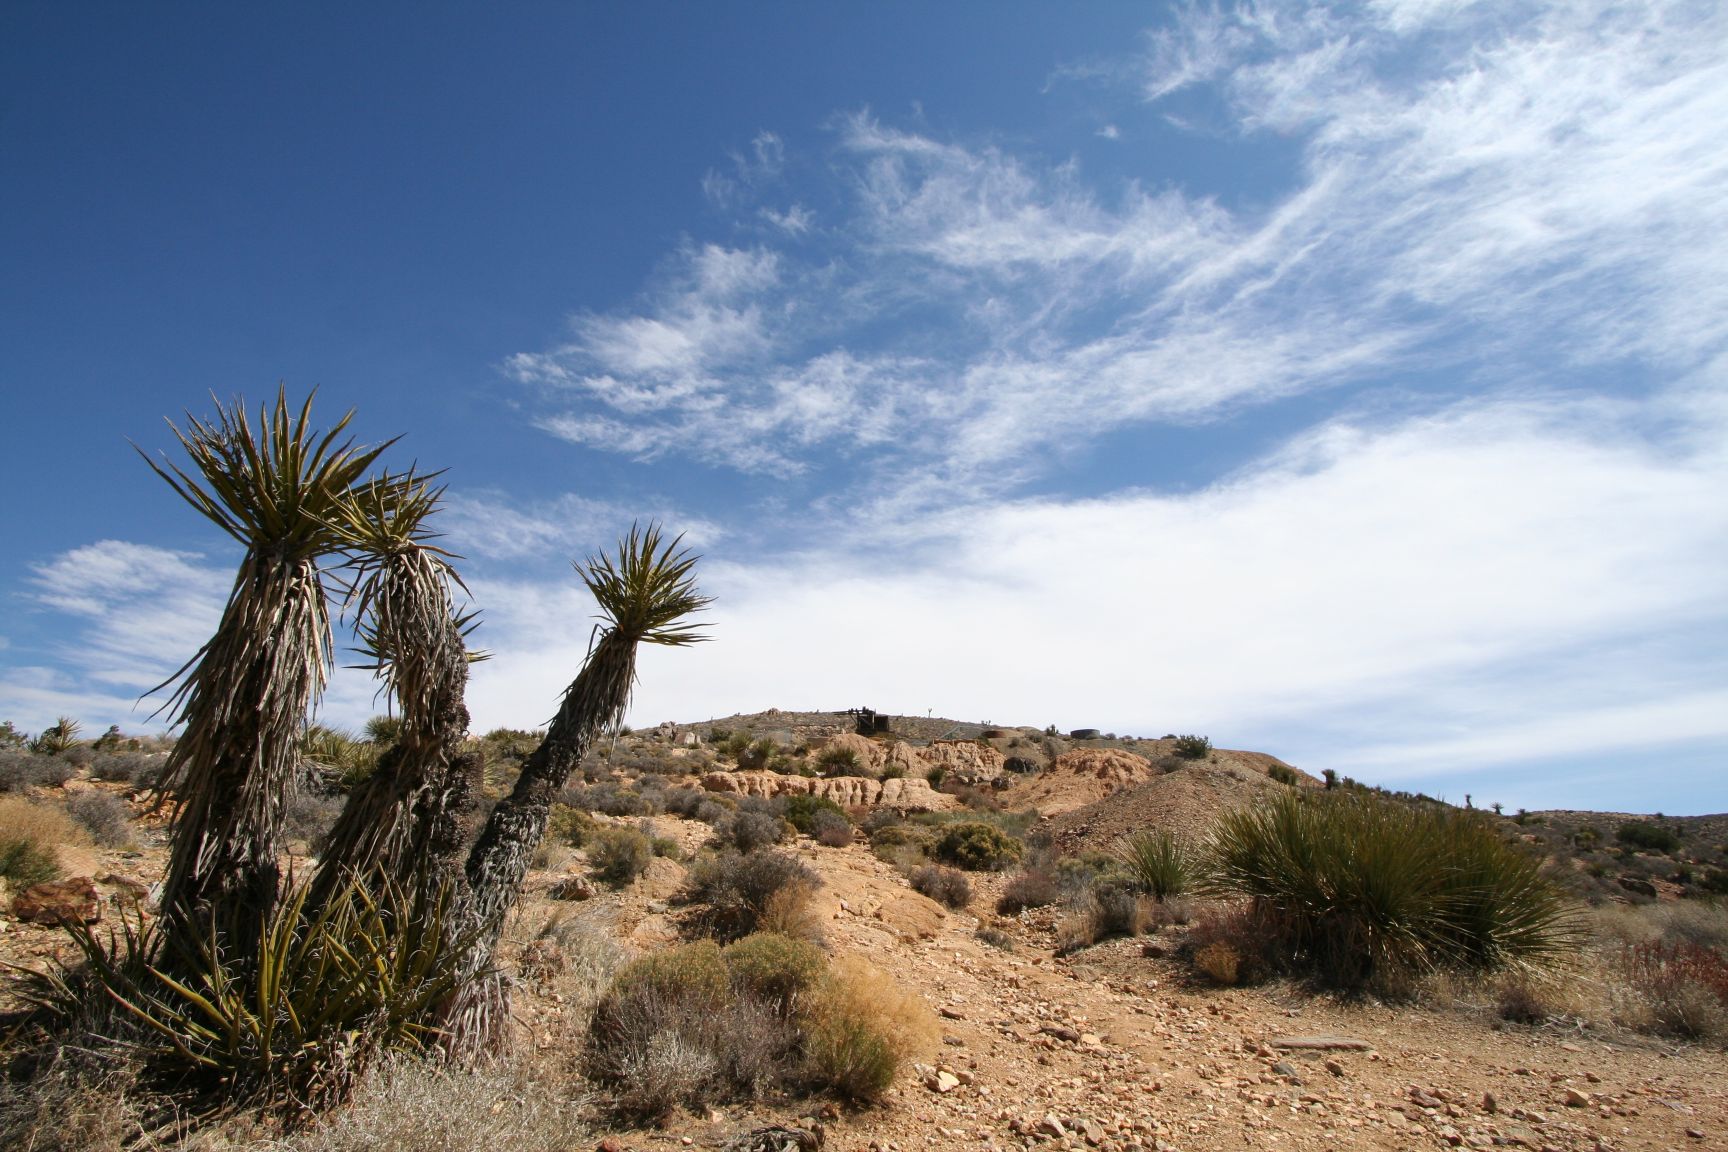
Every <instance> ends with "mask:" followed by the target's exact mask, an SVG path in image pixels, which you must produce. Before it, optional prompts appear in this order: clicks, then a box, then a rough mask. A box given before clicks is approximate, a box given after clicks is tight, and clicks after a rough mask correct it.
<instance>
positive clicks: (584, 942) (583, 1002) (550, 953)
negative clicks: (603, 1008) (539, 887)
mask: <svg viewBox="0 0 1728 1152" xmlns="http://www.w3.org/2000/svg"><path fill="white" fill-rule="evenodd" d="M623 962H624V951H623V949H622V948H620V947H619V945H618V941H617V940H616V939H615V938H614V937H613V935H612V933H610V932H608V931H607V930H606V928H605V927H604V926H602V925H600V924H598V923H595V922H594V921H593V920H591V919H589V918H586V917H583V916H571V915H565V914H563V913H559V912H554V913H553V914H552V916H551V918H550V919H548V920H547V921H546V923H545V924H544V925H543V926H542V927H541V929H540V931H539V932H538V933H536V934H535V936H534V938H533V939H532V940H530V941H529V942H528V944H527V946H526V947H524V949H523V952H522V975H523V977H524V978H525V979H527V980H528V981H530V982H531V983H533V984H535V985H537V986H539V987H540V988H541V989H542V990H545V991H557V992H558V993H559V994H561V995H562V996H564V998H565V999H566V1000H567V1001H570V1002H572V1003H574V1004H576V1005H577V1006H579V1007H581V1006H587V1005H590V1004H592V1003H594V1001H596V1000H598V999H599V998H600V993H601V992H602V991H604V990H605V988H606V985H607V984H609V983H611V981H612V976H613V974H614V973H616V972H617V970H618V968H619V966H620V965H621V964H623Z"/></svg>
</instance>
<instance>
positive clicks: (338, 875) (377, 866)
mask: <svg viewBox="0 0 1728 1152" xmlns="http://www.w3.org/2000/svg"><path fill="white" fill-rule="evenodd" d="M467 681H468V676H467V670H466V667H464V668H463V669H462V670H461V671H460V673H459V674H458V675H457V676H455V677H453V679H452V682H451V683H450V684H449V685H448V687H447V690H446V692H445V693H443V694H442V696H443V698H442V699H441V700H440V701H439V706H438V707H437V708H436V710H435V712H434V714H433V715H432V716H430V717H424V718H417V720H418V721H419V722H417V723H414V724H408V723H404V725H403V727H402V734H401V736H400V737H399V738H398V739H397V741H396V743H395V744H393V745H391V746H390V748H389V749H388V750H387V751H386V752H385V753H384V754H383V756H381V757H380V758H379V760H378V766H377V768H376V769H375V770H374V771H373V772H372V774H371V775H370V776H368V777H367V778H366V779H365V780H364V781H362V782H361V783H360V784H359V785H357V786H356V787H355V788H354V790H353V791H352V792H350V793H349V796H348V801H347V803H346V804H344V805H343V808H342V812H341V815H339V816H338V817H337V818H336V823H335V824H334V825H333V826H332V827H331V829H330V834H329V836H328V837H326V840H325V846H324V849H323V851H322V852H320V854H319V858H318V871H317V874H316V875H315V876H314V877H313V880H312V892H311V896H310V897H309V899H308V905H309V906H310V907H311V908H314V909H317V908H321V907H322V906H323V905H324V902H325V901H326V900H327V899H329V897H330V896H332V895H333V894H335V893H336V892H338V891H340V890H341V888H342V886H343V885H344V884H345V883H347V882H348V879H349V878H351V877H352V878H358V879H360V880H362V881H373V880H377V881H388V882H391V883H394V884H395V885H397V886H398V887H400V888H401V889H402V890H403V891H405V892H406V891H413V890H414V889H416V888H421V889H428V888H429V889H432V890H436V889H437V887H438V886H439V885H440V884H442V883H444V882H447V881H449V880H452V879H455V878H458V877H459V876H460V873H461V869H460V867H459V861H458V860H457V856H458V855H459V853H460V851H461V847H462V844H463V843H464V839H463V837H462V828H461V819H462V813H463V810H464V809H465V808H466V807H468V806H469V805H470V803H471V800H472V793H473V788H472V781H471V780H470V779H469V777H470V776H472V774H473V769H474V767H475V763H474V760H475V757H474V756H472V755H467V756H465V755H464V754H463V751H462V745H463V742H464V740H465V739H466V737H467V734H468V709H467V707H466V705H465V704H464V703H463V690H464V688H465V687H466V685H467ZM452 841H454V843H452Z"/></svg>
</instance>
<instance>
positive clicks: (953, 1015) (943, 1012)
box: [936, 1004, 966, 1020]
mask: <svg viewBox="0 0 1728 1152" xmlns="http://www.w3.org/2000/svg"><path fill="white" fill-rule="evenodd" d="M936 1014H937V1015H938V1016H941V1017H942V1019H944V1020H964V1019H966V1014H965V1013H964V1012H961V1011H958V1010H957V1009H954V1008H950V1007H948V1005H946V1004H944V1005H942V1007H940V1008H938V1009H936Z"/></svg>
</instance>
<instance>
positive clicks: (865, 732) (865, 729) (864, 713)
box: [842, 708, 892, 736]
mask: <svg viewBox="0 0 1728 1152" xmlns="http://www.w3.org/2000/svg"><path fill="white" fill-rule="evenodd" d="M842 715H844V716H851V717H852V718H853V719H855V720H856V721H857V723H858V735H860V736H875V735H876V734H878V733H880V732H889V731H892V729H891V728H890V727H889V720H890V719H892V718H891V717H889V716H886V715H884V714H882V713H880V712H878V711H876V710H875V709H874V708H848V709H846V711H845V712H843V713H842Z"/></svg>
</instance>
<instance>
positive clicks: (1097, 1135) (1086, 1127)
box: [1079, 1120, 1104, 1148]
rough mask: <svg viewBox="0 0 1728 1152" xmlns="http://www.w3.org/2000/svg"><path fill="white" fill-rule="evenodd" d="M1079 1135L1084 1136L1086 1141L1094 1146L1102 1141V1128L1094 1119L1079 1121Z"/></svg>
mask: <svg viewBox="0 0 1728 1152" xmlns="http://www.w3.org/2000/svg"><path fill="white" fill-rule="evenodd" d="M1079 1128H1080V1135H1082V1136H1084V1137H1085V1138H1086V1143H1088V1144H1090V1145H1092V1146H1093V1147H1094V1148H1096V1147H1097V1146H1098V1145H1100V1144H1102V1143H1104V1128H1103V1126H1102V1125H1100V1124H1099V1123H1098V1122H1097V1121H1096V1120H1082V1121H1080V1125H1079Z"/></svg>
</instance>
